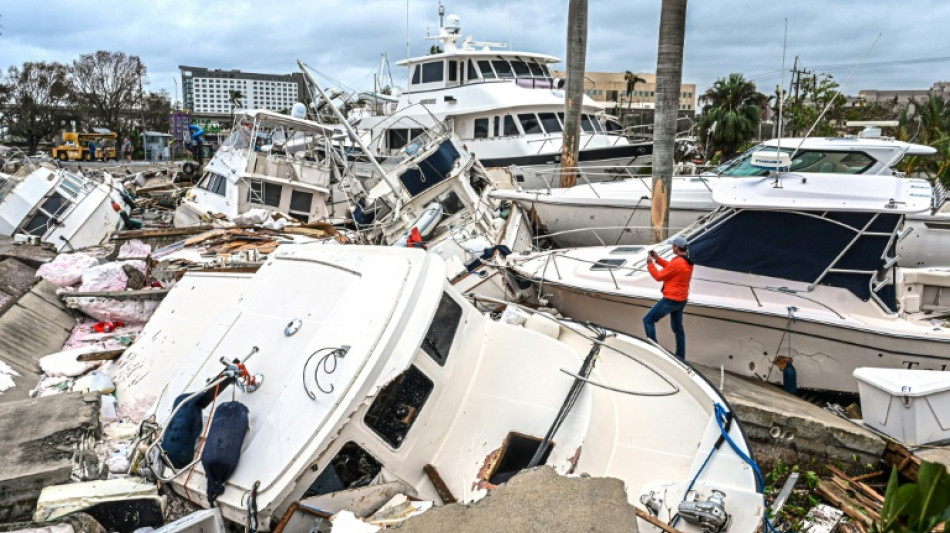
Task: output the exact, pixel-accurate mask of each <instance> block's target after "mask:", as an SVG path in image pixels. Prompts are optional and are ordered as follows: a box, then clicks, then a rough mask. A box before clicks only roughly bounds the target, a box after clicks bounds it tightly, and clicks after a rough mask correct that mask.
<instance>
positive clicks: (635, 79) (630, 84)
mask: <svg viewBox="0 0 950 533" xmlns="http://www.w3.org/2000/svg"><path fill="white" fill-rule="evenodd" d="M623 79H624V80H625V81H626V82H627V90H626V93H627V98H630V95H631V94H633V90H634V89H636V88H637V84H638V83H646V82H647V80H645V79H643V78H641V77H640V76H637V75H636V74H634V73H633V72H630V71H629V70H628V71H627V72H626V74H624V75H623Z"/></svg>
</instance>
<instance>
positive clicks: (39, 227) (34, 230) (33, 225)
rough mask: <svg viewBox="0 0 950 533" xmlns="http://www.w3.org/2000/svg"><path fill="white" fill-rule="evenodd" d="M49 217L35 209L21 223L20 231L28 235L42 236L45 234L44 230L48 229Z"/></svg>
mask: <svg viewBox="0 0 950 533" xmlns="http://www.w3.org/2000/svg"><path fill="white" fill-rule="evenodd" d="M50 219H51V217H50V216H49V215H47V214H46V213H44V212H42V211H37V212H36V213H33V216H31V217H30V219H29V220H27V222H26V224H24V225H23V229H22V231H23V232H24V233H29V234H30V235H37V236H39V237H42V236H43V235H44V234H46V230H47V229H49V222H50Z"/></svg>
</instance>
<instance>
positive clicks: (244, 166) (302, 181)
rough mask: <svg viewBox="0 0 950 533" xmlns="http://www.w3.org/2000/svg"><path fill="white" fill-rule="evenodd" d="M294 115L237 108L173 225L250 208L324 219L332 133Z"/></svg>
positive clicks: (228, 216) (234, 215) (327, 211)
mask: <svg viewBox="0 0 950 533" xmlns="http://www.w3.org/2000/svg"><path fill="white" fill-rule="evenodd" d="M300 105H301V106H302V104H300ZM298 114H299V115H300V116H291V115H284V114H281V113H276V112H273V111H267V110H247V111H241V112H239V113H238V114H237V115H236V116H235V119H234V126H233V127H232V130H231V135H230V136H229V137H228V139H227V140H226V141H225V142H224V143H223V144H222V145H221V147H220V148H218V150H217V151H216V152H215V154H214V156H213V157H212V158H211V159H210V160H209V161H208V163H207V164H206V165H205V167H204V173H203V175H202V176H201V178H200V179H199V180H198V183H197V184H196V185H195V187H192V188H191V189H190V190H189V191H188V193H187V194H186V195H185V197H184V198H183V199H182V201H181V203H180V204H179V206H178V208H177V209H176V210H175V217H174V224H175V226H176V227H187V226H194V225H198V224H203V223H210V222H214V221H217V220H220V219H221V218H224V219H226V220H233V219H235V218H237V217H238V216H239V215H242V214H245V213H247V212H249V211H250V210H252V209H260V210H265V211H268V212H276V211H279V212H281V213H284V214H288V215H290V216H292V217H294V218H296V219H298V220H300V221H301V222H317V221H326V220H328V219H329V218H330V215H331V213H330V206H328V205H327V204H328V200H329V198H330V181H331V180H330V178H331V175H332V174H333V167H334V162H333V160H332V158H331V157H328V156H327V153H328V151H327V150H326V147H327V146H329V143H330V139H331V137H332V136H333V135H334V134H335V131H334V130H333V128H331V127H328V126H324V125H322V124H320V123H318V122H314V121H311V120H307V119H306V118H303V115H304V114H305V113H304V112H302V111H301V112H298Z"/></svg>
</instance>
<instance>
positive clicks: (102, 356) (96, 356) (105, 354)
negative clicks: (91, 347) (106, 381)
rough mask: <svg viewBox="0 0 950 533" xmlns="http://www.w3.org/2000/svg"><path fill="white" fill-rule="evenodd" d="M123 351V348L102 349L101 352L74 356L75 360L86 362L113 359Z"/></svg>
mask: <svg viewBox="0 0 950 533" xmlns="http://www.w3.org/2000/svg"><path fill="white" fill-rule="evenodd" d="M124 353H125V348H121V349H117V350H103V351H101V352H90V353H84V354H82V355H80V356H79V357H77V358H76V360H77V361H80V362H83V363H88V362H89V361H115V360H116V359H118V358H119V356H121V355H122V354H124Z"/></svg>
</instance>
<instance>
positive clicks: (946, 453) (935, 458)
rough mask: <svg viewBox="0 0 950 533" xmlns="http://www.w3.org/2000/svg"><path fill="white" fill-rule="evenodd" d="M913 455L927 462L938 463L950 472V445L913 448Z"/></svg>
mask: <svg viewBox="0 0 950 533" xmlns="http://www.w3.org/2000/svg"><path fill="white" fill-rule="evenodd" d="M914 455H916V456H917V457H920V459H921V460H922V461H927V462H928V463H940V464H942V465H943V466H945V467H947V472H950V446H940V447H927V448H919V449H915V450H914Z"/></svg>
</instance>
